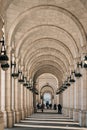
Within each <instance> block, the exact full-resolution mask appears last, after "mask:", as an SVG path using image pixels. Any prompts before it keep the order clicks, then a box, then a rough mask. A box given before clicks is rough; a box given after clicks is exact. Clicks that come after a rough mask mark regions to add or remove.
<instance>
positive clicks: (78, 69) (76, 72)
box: [74, 62, 82, 78]
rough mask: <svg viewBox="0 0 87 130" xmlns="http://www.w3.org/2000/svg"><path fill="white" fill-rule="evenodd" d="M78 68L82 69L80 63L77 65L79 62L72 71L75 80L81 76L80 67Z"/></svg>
mask: <svg viewBox="0 0 87 130" xmlns="http://www.w3.org/2000/svg"><path fill="white" fill-rule="evenodd" d="M79 66H81V67H82V62H81V63H79V62H78V63H77V68H76V70H75V71H74V74H75V77H77V78H80V77H81V76H82V74H81V73H80V67H79Z"/></svg>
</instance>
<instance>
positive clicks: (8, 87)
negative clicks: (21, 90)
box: [5, 46, 14, 128]
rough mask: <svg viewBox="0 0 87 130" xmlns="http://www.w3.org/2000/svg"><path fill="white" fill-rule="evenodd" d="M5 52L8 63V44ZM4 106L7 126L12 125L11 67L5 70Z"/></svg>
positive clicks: (9, 51)
mask: <svg viewBox="0 0 87 130" xmlns="http://www.w3.org/2000/svg"><path fill="white" fill-rule="evenodd" d="M7 49H8V50H7V54H8V57H9V61H8V63H9V65H10V63H11V48H10V47H9V46H8V48H7ZM5 76H6V77H5V89H6V93H5V101H6V102H5V108H6V113H7V127H9V128H11V127H13V122H14V121H13V119H14V118H13V112H12V91H11V90H12V88H11V68H9V69H8V70H7V71H6V72H5Z"/></svg>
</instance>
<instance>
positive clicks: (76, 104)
mask: <svg viewBox="0 0 87 130" xmlns="http://www.w3.org/2000/svg"><path fill="white" fill-rule="evenodd" d="M80 87H81V80H80V78H79V79H77V80H76V82H75V85H74V110H73V120H74V121H77V122H78V121H79V110H80V104H79V103H80V102H79V101H81V100H80V93H79V91H80V89H81V88H80Z"/></svg>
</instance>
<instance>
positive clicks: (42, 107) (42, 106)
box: [41, 104, 44, 112]
mask: <svg viewBox="0 0 87 130" xmlns="http://www.w3.org/2000/svg"><path fill="white" fill-rule="evenodd" d="M43 109H44V104H42V105H41V111H42V112H43Z"/></svg>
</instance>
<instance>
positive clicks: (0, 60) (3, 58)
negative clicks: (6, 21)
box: [0, 38, 9, 64]
mask: <svg viewBox="0 0 87 130" xmlns="http://www.w3.org/2000/svg"><path fill="white" fill-rule="evenodd" d="M0 43H2V45H1V55H0V63H1V64H6V63H7V61H8V60H9V58H8V56H7V55H6V49H5V45H4V38H3V40H2V41H0Z"/></svg>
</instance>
